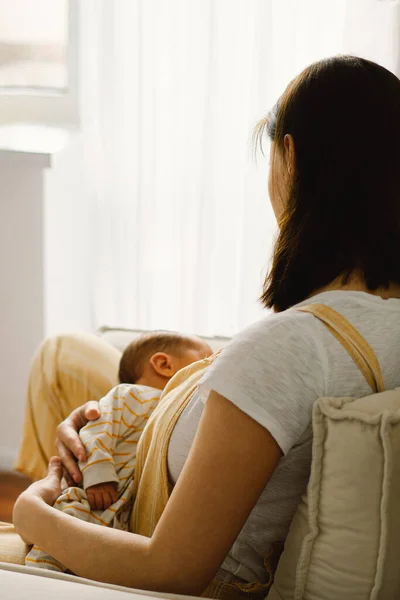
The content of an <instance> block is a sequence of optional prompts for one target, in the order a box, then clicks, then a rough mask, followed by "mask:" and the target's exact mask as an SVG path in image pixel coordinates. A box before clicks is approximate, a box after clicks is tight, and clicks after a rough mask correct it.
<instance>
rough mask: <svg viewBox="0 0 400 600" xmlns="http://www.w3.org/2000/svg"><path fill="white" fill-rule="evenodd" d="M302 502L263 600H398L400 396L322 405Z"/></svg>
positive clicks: (398, 391)
mask: <svg viewBox="0 0 400 600" xmlns="http://www.w3.org/2000/svg"><path fill="white" fill-rule="evenodd" d="M313 432H314V441H313V460H312V467H311V476H310V482H309V486H308V491H307V496H306V497H304V498H303V500H302V502H301V503H300V506H299V507H298V510H297V512H296V515H295V518H294V520H293V523H292V526H291V529H290V532H289V536H288V539H287V541H286V545H285V550H284V553H283V555H282V557H281V560H280V562H279V566H278V570H277V573H276V577H275V583H274V586H273V588H272V589H271V591H270V594H269V596H268V600H338V599H343V600H344V599H346V600H349V599H351V600H367V599H370V600H373V599H376V600H377V599H379V600H395V599H398V598H400V568H399V557H400V388H398V389H396V390H393V391H388V392H383V393H380V394H374V395H371V396H367V397H365V398H359V399H354V398H333V399H332V398H331V399H329V398H328V399H322V400H319V401H318V402H317V403H316V405H315V408H314V413H313Z"/></svg>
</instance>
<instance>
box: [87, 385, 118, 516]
mask: <svg viewBox="0 0 400 600" xmlns="http://www.w3.org/2000/svg"><path fill="white" fill-rule="evenodd" d="M122 405H123V400H122V398H121V395H120V394H119V393H118V386H117V387H115V388H113V389H112V390H111V391H110V392H109V393H108V394H107V395H106V396H104V398H102V399H101V400H100V402H99V409H100V417H99V418H98V419H96V421H91V422H90V423H88V424H87V425H86V426H85V427H83V428H82V429H81V431H80V434H79V435H80V437H81V440H82V442H83V444H84V446H85V449H86V452H87V456H88V460H87V462H85V463H80V464H79V467H80V469H81V471H82V478H83V481H82V485H83V488H84V490H85V491H86V493H87V498H88V502H89V504H90V508H91V509H93V510H105V509H107V508H109V506H111V504H113V503H114V502H116V500H117V499H118V492H117V489H118V481H119V480H118V475H117V472H116V470H115V464H114V450H115V446H116V443H117V440H118V438H119V435H120V432H119V423H118V421H119V420H120V414H121V412H122Z"/></svg>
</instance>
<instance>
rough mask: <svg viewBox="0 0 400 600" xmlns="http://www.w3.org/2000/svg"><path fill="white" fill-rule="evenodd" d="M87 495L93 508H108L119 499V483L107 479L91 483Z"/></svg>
mask: <svg viewBox="0 0 400 600" xmlns="http://www.w3.org/2000/svg"><path fill="white" fill-rule="evenodd" d="M86 495H87V499H88V502H89V504H90V508H91V509H92V510H106V508H109V507H110V506H111V504H114V502H116V501H117V500H118V492H117V484H116V482H115V481H107V482H106V483H98V484H97V485H91V486H89V487H88V488H86Z"/></svg>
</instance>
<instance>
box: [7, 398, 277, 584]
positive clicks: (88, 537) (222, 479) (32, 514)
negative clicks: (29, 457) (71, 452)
mask: <svg viewBox="0 0 400 600" xmlns="http://www.w3.org/2000/svg"><path fill="white" fill-rule="evenodd" d="M280 457H281V450H280V448H279V446H278V444H277V443H276V442H275V440H274V439H273V437H272V436H271V435H270V433H269V432H268V431H267V430H266V429H265V428H263V427H262V426H261V425H259V424H258V423H256V422H255V421H254V420H253V419H251V418H250V417H249V416H247V415H246V414H245V413H243V412H242V411H241V410H240V409H238V408H237V407H236V406H234V405H233V404H232V403H231V402H229V401H228V400H226V399H225V398H223V397H222V396H220V395H218V394H216V393H215V392H212V393H211V395H210V398H209V399H208V401H207V403H206V405H205V408H204V412H203V416H202V419H201V421H200V425H199V429H198V432H197V434H196V437H195V440H194V443H193V447H192V449H191V451H190V454H189V456H188V459H187V461H186V464H185V467H184V469H183V471H182V474H181V476H180V477H179V480H178V482H177V485H176V486H175V489H174V491H173V493H172V495H171V498H170V500H169V501H168V505H167V507H166V509H165V511H164V513H163V515H162V517H161V519H160V521H159V523H158V525H157V528H156V530H155V532H154V535H153V537H152V538H145V537H142V536H138V535H135V534H131V533H127V532H122V531H118V530H114V529H110V528H105V527H101V526H98V525H92V524H88V523H85V522H83V521H80V520H78V519H76V518H73V517H70V516H68V515H66V514H64V513H61V512H59V511H56V510H55V509H53V508H52V507H50V506H48V505H47V504H45V502H44V501H43V500H42V499H41V498H39V497H38V496H37V495H33V496H32V495H31V496H30V495H29V490H28V492H25V493H24V494H23V495H22V496H21V497H20V500H19V506H18V504H17V506H16V510H15V515H16V526H17V528H18V530H19V532H20V533H21V535H22V536H23V537H24V538H25V539H30V540H34V542H35V543H36V544H37V545H38V546H39V547H41V548H42V549H43V550H44V551H45V552H47V553H49V554H51V555H53V556H54V557H55V558H56V559H58V560H59V561H60V562H61V563H63V564H64V565H65V566H67V567H68V568H69V569H70V570H71V571H73V572H74V573H76V574H77V575H81V576H83V577H88V578H91V579H97V580H99V581H104V582H108V583H114V584H120V585H125V586H128V587H135V588H142V589H149V590H154V591H162V592H175V593H181V594H195V595H196V594H200V593H202V591H203V590H204V589H205V588H206V587H207V585H208V583H209V582H210V581H211V579H212V578H213V577H214V575H215V573H216V572H217V570H218V568H219V567H220V565H221V563H222V562H223V560H224V558H225V556H226V555H227V553H228V551H229V549H230V548H231V546H232V544H233V542H234V541H235V539H236V538H237V536H238V534H239V533H240V531H241V529H242V527H243V525H244V523H245V521H246V519H247V517H248V515H249V513H250V511H251V510H252V508H253V507H254V505H255V504H256V502H257V500H258V498H259V496H260V494H261V492H262V491H263V489H264V487H265V485H266V483H267V482H268V480H269V479H270V477H271V475H272V473H273V471H274V470H275V468H276V466H277V464H278V462H279V460H280Z"/></svg>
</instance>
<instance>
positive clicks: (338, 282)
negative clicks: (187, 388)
mask: <svg viewBox="0 0 400 600" xmlns="http://www.w3.org/2000/svg"><path fill="white" fill-rule="evenodd" d="M264 130H266V131H267V132H268V135H269V137H270V139H271V142H272V151H271V157H272V158H271V168H270V180H269V191H270V198H271V202H272V205H273V209H274V212H275V215H276V217H277V220H278V223H279V227H280V230H279V236H278V239H277V242H276V246H275V250H274V256H273V261H272V268H271V271H270V273H269V275H268V277H267V279H266V281H265V285H264V290H263V294H262V300H263V303H264V305H265V306H266V307H269V308H272V309H274V314H272V315H270V316H267V317H265V318H264V319H262V320H261V321H259V322H258V323H255V324H254V325H252V326H251V327H248V328H247V329H246V330H244V331H243V332H242V333H241V334H239V335H238V336H237V337H236V338H235V340H234V341H233V342H232V343H231V344H230V345H229V346H228V347H227V348H225V349H224V350H223V352H222V353H221V354H220V355H219V356H218V357H217V358H216V359H215V360H214V361H213V363H212V365H211V366H210V368H209V369H208V370H207V373H206V375H205V376H204V378H203V380H202V382H201V384H200V386H199V388H198V390H197V392H196V393H195V394H194V395H193V397H192V399H191V400H190V402H189V404H188V406H187V407H186V408H185V410H184V411H183V413H182V414H181V416H180V418H179V420H178V422H177V424H176V426H175V429H174V431H173V433H172V438H171V441H170V444H169V448H168V469H169V478H170V482H171V483H172V484H173V485H174V490H173V493H172V495H171V496H170V498H169V500H168V503H167V506H166V508H165V510H164V512H163V514H162V516H161V518H160V520H159V522H158V525H157V527H156V529H155V531H154V534H153V535H152V536H151V537H144V536H140V535H137V534H132V533H126V532H121V531H115V530H112V529H107V528H102V527H97V526H93V525H89V524H86V523H83V522H81V521H78V520H76V519H73V518H71V517H69V516H67V515H65V514H61V513H59V512H57V511H55V510H54V509H53V508H52V507H51V504H52V503H53V502H54V501H55V499H56V498H57V496H58V495H59V493H60V477H61V471H62V467H61V463H60V460H59V459H52V461H51V463H50V467H49V475H48V477H47V478H46V479H44V480H43V481H40V482H38V483H35V484H33V485H32V486H31V487H30V488H28V490H27V491H26V492H25V493H24V494H22V495H21V496H20V498H19V500H18V502H17V504H16V507H15V513H14V519H15V525H16V528H17V530H18V532H19V533H20V535H21V536H22V537H23V539H25V540H26V541H27V542H34V543H36V544H37V545H39V546H40V547H41V548H42V549H44V550H45V551H46V552H48V553H49V554H51V555H53V556H54V557H55V558H57V559H58V560H59V561H60V562H62V563H63V564H65V565H66V566H67V567H68V568H69V569H70V570H71V571H73V572H74V573H76V574H78V575H81V576H83V577H88V578H93V579H99V580H102V581H105V582H110V583H117V584H121V585H126V586H131V587H135V588H142V589H151V590H157V591H163V592H176V593H182V594H201V593H202V592H203V591H204V590H205V589H206V588H207V586H208V584H209V582H210V581H211V580H212V579H213V578H216V579H217V580H218V581H220V582H221V581H224V582H231V581H242V582H260V583H264V582H265V581H266V577H267V575H266V571H265V569H264V558H265V556H267V555H268V553H269V552H270V550H271V548H272V546H273V545H274V544H275V543H277V542H283V541H284V540H285V537H286V534H287V532H288V528H289V525H290V522H291V520H292V517H293V514H294V512H295V509H296V506H297V504H298V501H299V499H300V497H301V495H302V494H303V493H304V491H305V489H306V485H307V480H308V477H309V470H310V462H311V427H310V422H311V411H312V406H313V403H314V402H315V400H316V399H317V398H319V397H321V396H363V395H367V394H369V393H370V389H369V387H368V384H367V382H366V381H365V380H364V378H363V376H362V374H361V373H360V372H359V370H358V368H357V366H356V365H355V363H354V362H353V360H352V359H351V358H350V356H349V355H348V354H347V352H346V351H345V350H344V349H343V348H342V346H341V345H340V344H339V342H338V341H337V340H336V339H335V338H334V337H333V336H332V334H331V333H330V332H329V331H328V330H327V329H326V328H325V327H324V325H322V324H321V323H320V322H319V321H318V320H317V319H315V318H314V317H313V316H312V315H310V314H305V313H302V312H299V311H296V310H289V309H291V308H293V307H294V306H298V305H305V304H311V303H320V304H321V303H322V304H326V305H328V306H331V307H333V308H334V309H336V310H337V311H338V312H340V313H342V314H343V315H344V316H345V317H346V318H347V319H348V320H349V321H350V322H351V323H352V324H353V325H354V326H355V327H356V328H357V329H358V330H359V331H360V333H361V334H362V335H363V336H364V337H365V338H366V339H367V341H368V342H369V343H370V345H371V346H372V348H373V349H374V350H375V352H376V353H377V356H378V359H379V362H380V365H381V368H382V371H383V377H384V382H385V388H386V389H391V388H394V387H396V386H399V385H400V371H399V369H398V364H399V360H400V302H399V298H400V260H399V257H400V170H399V165H400V144H399V140H400V81H399V80H398V79H397V78H396V77H395V76H394V75H392V74H391V73H389V72H388V71H386V70H385V69H384V68H382V67H380V66H378V65H376V64H374V63H371V62H369V61H366V60H362V59H359V58H353V57H337V58H333V59H329V60H325V61H321V62H319V63H316V64H314V65H311V66H310V67H308V68H307V69H305V70H304V71H303V72H302V73H301V74H300V75H299V76H298V77H297V78H296V79H295V80H294V81H293V82H291V83H290V84H289V86H288V88H287V89H286V91H285V92H284V94H283V95H282V97H281V98H280V100H279V102H278V104H277V105H276V106H275V108H274V109H273V111H272V112H271V114H270V115H269V116H268V117H267V119H266V120H265V121H263V122H262V123H261V124H260V126H259V128H258V134H257V135H258V138H259V139H260V140H261V138H262V136H263V134H264ZM89 408H90V407H88V406H86V405H85V406H83V407H81V408H80V409H77V410H76V411H74V413H73V414H72V415H71V416H70V418H69V419H67V420H66V421H65V422H64V423H63V424H62V425H61V426H60V428H59V441H58V448H59V454H60V457H61V459H62V461H63V464H64V466H65V467H66V468H67V469H68V470H69V472H70V474H71V475H72V476H75V478H76V477H77V473H76V465H75V463H74V461H73V459H72V454H74V455H75V456H79V455H81V454H82V452H83V449H82V448H81V447H80V445H79V438H78V437H77V434H76V431H77V430H78V429H79V427H81V426H82V424H83V423H85V422H86V421H87V418H88V416H87V411H88V409H89ZM85 411H86V412H85ZM85 414H86V416H85ZM71 451H72V454H71ZM211 595H215V596H218V595H219V592H216V591H215V588H214V591H212V592H211Z"/></svg>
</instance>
